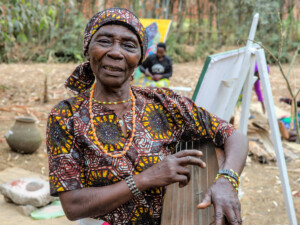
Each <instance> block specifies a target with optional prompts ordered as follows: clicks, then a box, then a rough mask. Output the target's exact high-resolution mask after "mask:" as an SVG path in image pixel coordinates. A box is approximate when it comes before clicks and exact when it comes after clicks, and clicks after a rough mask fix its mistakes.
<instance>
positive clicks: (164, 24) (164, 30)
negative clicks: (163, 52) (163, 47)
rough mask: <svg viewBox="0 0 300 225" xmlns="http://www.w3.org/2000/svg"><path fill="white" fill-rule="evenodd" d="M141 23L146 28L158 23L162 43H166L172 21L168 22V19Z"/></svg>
mask: <svg viewBox="0 0 300 225" xmlns="http://www.w3.org/2000/svg"><path fill="white" fill-rule="evenodd" d="M140 21H141V23H142V24H143V26H144V27H147V26H149V25H150V24H152V23H155V22H156V23H157V26H158V31H159V33H160V35H161V36H160V42H166V40H167V36H168V32H169V30H170V27H171V23H172V20H166V19H140Z"/></svg>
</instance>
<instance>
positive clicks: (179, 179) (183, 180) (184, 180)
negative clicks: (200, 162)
mask: <svg viewBox="0 0 300 225" xmlns="http://www.w3.org/2000/svg"><path fill="white" fill-rule="evenodd" d="M174 180H175V182H179V187H180V188H181V187H184V186H186V185H187V184H188V177H187V176H185V175H180V174H177V175H176V176H175V178H174Z"/></svg>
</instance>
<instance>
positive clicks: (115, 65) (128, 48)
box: [88, 25, 141, 87]
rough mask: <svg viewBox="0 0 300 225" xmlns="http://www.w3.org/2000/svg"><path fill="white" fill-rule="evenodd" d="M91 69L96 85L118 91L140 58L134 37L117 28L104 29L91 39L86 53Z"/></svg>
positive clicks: (126, 30)
mask: <svg viewBox="0 0 300 225" xmlns="http://www.w3.org/2000/svg"><path fill="white" fill-rule="evenodd" d="M88 58H89V60H90V64H91V68H92V70H93V72H94V74H95V76H96V79H97V80H98V82H100V83H101V84H102V85H104V86H107V87H121V86H122V85H123V84H124V83H125V82H130V79H129V78H130V76H131V75H132V74H133V72H134V69H135V68H136V67H137V65H138V63H139V60H140V58H141V48H140V44H139V41H138V38H137V36H136V35H135V34H134V33H133V32H132V31H130V30H129V29H128V28H126V27H124V26H121V25H105V26H103V27H101V28H100V29H99V30H98V31H97V32H96V33H95V34H94V36H93V38H92V40H91V42H90V45H89V50H88Z"/></svg>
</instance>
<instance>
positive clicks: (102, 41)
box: [98, 39, 110, 45]
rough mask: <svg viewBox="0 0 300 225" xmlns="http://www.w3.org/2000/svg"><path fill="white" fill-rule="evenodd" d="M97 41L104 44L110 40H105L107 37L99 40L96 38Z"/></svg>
mask: <svg viewBox="0 0 300 225" xmlns="http://www.w3.org/2000/svg"><path fill="white" fill-rule="evenodd" d="M98 42H99V43H100V44H105V45H106V44H109V43H110V41H109V40H107V39H100V40H98Z"/></svg>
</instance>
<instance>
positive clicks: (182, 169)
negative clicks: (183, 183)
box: [177, 166, 191, 183]
mask: <svg viewBox="0 0 300 225" xmlns="http://www.w3.org/2000/svg"><path fill="white" fill-rule="evenodd" d="M177 173H178V174H181V175H185V176H187V178H188V181H187V183H189V182H190V179H191V171H190V169H189V168H186V167H182V166H181V167H179V169H178V171H177Z"/></svg>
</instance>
